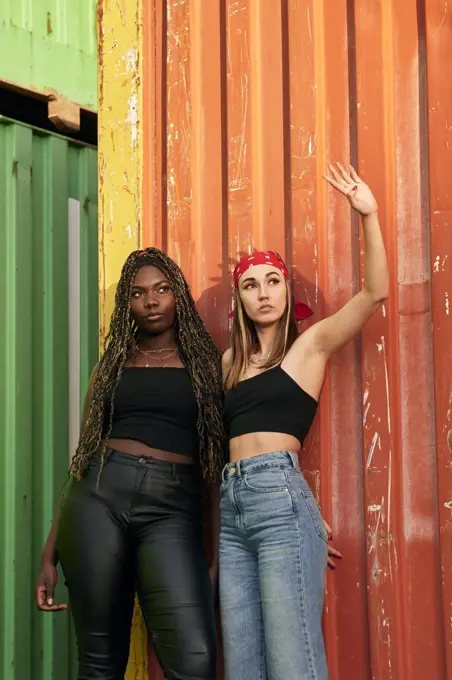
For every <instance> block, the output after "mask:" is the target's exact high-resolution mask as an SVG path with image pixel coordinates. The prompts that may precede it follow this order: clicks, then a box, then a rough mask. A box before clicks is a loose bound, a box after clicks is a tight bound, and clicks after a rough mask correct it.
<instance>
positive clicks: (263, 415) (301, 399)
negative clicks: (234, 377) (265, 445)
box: [224, 366, 317, 444]
mask: <svg viewBox="0 0 452 680" xmlns="http://www.w3.org/2000/svg"><path fill="white" fill-rule="evenodd" d="M316 409H317V402H316V400H315V399H314V398H313V397H311V396H310V395H309V394H308V393H307V392H305V391H304V390H303V389H302V388H301V387H300V386H299V385H298V384H297V383H296V382H295V380H294V379H293V378H291V377H290V375H289V374H288V373H286V371H285V370H284V369H283V368H281V366H275V367H274V368H270V369H268V370H267V371H264V372H263V373H258V374H257V375H255V376H253V377H252V378H248V379H247V380H242V381H241V382H239V383H237V385H236V386H235V387H233V388H232V389H231V390H229V391H228V392H226V395H225V400H224V414H225V421H226V428H227V432H228V437H229V439H233V438H234V437H240V436H241V435H243V434H251V433H253V432H280V433H283V434H290V435H292V436H293V437H296V439H298V441H299V442H300V444H303V440H304V438H305V437H306V435H307V434H308V431H309V428H310V427H311V424H312V421H313V419H314V416H315V412H316Z"/></svg>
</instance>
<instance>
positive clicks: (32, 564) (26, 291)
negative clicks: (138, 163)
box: [0, 119, 98, 680]
mask: <svg viewBox="0 0 452 680" xmlns="http://www.w3.org/2000/svg"><path fill="white" fill-rule="evenodd" d="M0 197H1V200H0V281H1V289H2V295H1V296H0V310H1V319H2V325H1V328H0V357H1V370H0V444H1V448H0V545H1V546H2V553H1V554H0V633H1V637H0V678H1V679H2V680H52V679H54V680H66V679H68V680H69V679H70V678H74V677H75V671H74V668H75V653H74V645H73V636H72V634H71V632H70V623H69V617H68V615H67V614H66V613H60V614H44V613H41V612H38V611H36V608H35V605H34V603H33V589H34V586H35V581H36V576H37V573H38V568H39V562H40V553H41V549H42V546H43V544H44V541H45V538H46V536H47V533H48V530H49V527H50V524H51V521H52V515H53V511H54V508H55V505H56V503H57V500H58V497H59V494H60V491H61V487H62V484H63V482H64V480H65V478H66V475H67V467H68V456H69V432H68V429H69V417H70V413H69V404H70V403H71V398H70V394H69V373H70V371H69V361H70V359H69V346H70V343H72V347H73V350H72V358H74V356H75V355H77V356H78V360H79V363H80V371H78V373H77V375H79V376H80V378H79V381H80V384H79V385H77V390H76V392H77V401H78V393H80V395H82V394H83V391H84V389H85V388H86V383H87V379H88V375H89V371H90V369H91V368H92V366H93V364H94V363H95V360H96V357H97V349H98V329H97V152H96V151H95V150H94V149H91V148H87V147H83V146H78V145H75V144H73V143H69V142H68V141H67V140H65V139H63V138H61V137H58V136H55V135H48V134H44V133H42V132H40V131H37V130H33V129H31V128H29V127H26V126H22V125H18V124H15V123H12V122H10V121H6V120H5V119H0ZM70 205H72V206H80V211H79V212H80V219H79V220H76V221H75V222H74V221H72V223H71V220H70V218H69V215H70ZM69 229H72V230H74V229H75V230H77V234H78V235H77V234H76V236H77V237H76V238H75V243H76V247H75V248H73V249H70V248H69V243H70V242H71V240H72V241H74V238H73V237H74V234H72V236H71V235H70V234H69ZM77 243H78V244H79V246H77ZM69 264H71V266H72V271H73V272H75V284H76V288H77V287H78V289H77V290H76V294H75V295H74V294H72V298H71V299H70V296H69V273H68V272H69V271H71V267H70V266H69ZM74 264H75V266H74ZM77 277H79V279H78V280H77ZM72 284H73V285H74V277H72ZM74 299H75V303H74ZM74 304H76V310H78V311H77V314H78V316H79V318H78V319H76V321H77V322H78V323H76V324H75V326H74V325H73V326H72V330H71V333H72V337H70V331H69V316H70V310H71V309H72V312H71V313H72V317H73V316H74V313H73V312H74V309H73V307H72V306H73V305H74ZM74 328H75V329H76V330H77V328H78V330H77V337H74V336H73V331H74ZM76 358H77V357H76ZM72 396H73V395H72ZM73 402H74V400H73V398H72V404H73V406H72V408H74V403H73ZM75 408H76V410H77V412H78V411H79V408H80V404H79V403H77V404H75ZM57 597H58V599H59V600H63V599H65V598H66V597H67V595H66V590H65V588H64V585H62V579H61V576H60V585H59V588H58V592H57Z"/></svg>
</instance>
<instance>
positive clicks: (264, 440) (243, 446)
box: [229, 432, 301, 463]
mask: <svg viewBox="0 0 452 680" xmlns="http://www.w3.org/2000/svg"><path fill="white" fill-rule="evenodd" d="M300 449H301V445H300V442H299V441H298V439H297V438H296V437H293V436H292V435H290V434H284V433H281V432H252V433H250V434H242V435H241V436H240V437H234V439H231V440H230V442H229V460H230V462H231V463H236V462H237V461H239V460H243V459H244V458H252V457H253V456H262V455H263V454H264V453H274V452H275V451H293V452H294V453H298V452H299V451H300Z"/></svg>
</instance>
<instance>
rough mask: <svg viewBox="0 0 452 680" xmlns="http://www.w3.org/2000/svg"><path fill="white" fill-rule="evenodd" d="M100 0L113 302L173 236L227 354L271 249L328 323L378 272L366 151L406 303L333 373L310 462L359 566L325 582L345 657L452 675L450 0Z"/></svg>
mask: <svg viewBox="0 0 452 680" xmlns="http://www.w3.org/2000/svg"><path fill="white" fill-rule="evenodd" d="M103 4H104V14H103V18H102V32H103V43H102V45H101V52H100V53H101V56H102V64H101V65H102V69H103V70H102V71H101V92H103V93H104V95H105V100H102V101H101V102H100V129H101V139H100V153H101V156H102V158H103V163H104V165H103V166H102V167H105V168H109V169H110V171H111V172H110V173H106V174H105V175H104V176H103V186H102V189H101V192H102V193H101V196H102V198H101V201H102V208H101V210H102V216H101V230H102V234H103V236H102V238H103V240H102V241H101V255H102V257H103V262H102V277H103V278H102V281H103V282H104V284H105V282H108V284H109V285H108V286H106V285H104V284H103V285H104V292H105V290H107V288H108V289H109V288H110V286H112V285H113V282H114V281H115V280H117V277H118V275H119V264H120V262H121V261H122V260H123V259H124V258H125V256H126V254H127V252H128V251H129V250H132V249H133V248H134V247H136V245H137V244H138V243H142V244H144V245H147V244H156V245H159V246H162V247H163V248H165V249H166V250H167V251H168V252H169V254H170V255H171V256H172V257H174V258H175V259H176V260H177V261H178V262H179V263H180V264H181V266H182V268H183V270H184V271H185V273H186V275H187V277H188V279H189V280H190V282H191V284H192V287H193V291H194V294H195V296H196V298H197V299H198V301H199V306H200V310H201V312H202V314H203V316H204V318H205V319H206V321H207V324H208V326H209V328H210V329H211V331H212V333H213V335H214V337H215V339H216V340H217V342H218V343H219V345H220V346H222V347H225V346H226V345H227V338H228V320H227V313H228V308H229V306H230V301H231V282H230V272H231V267H232V262H233V260H234V259H235V258H236V257H237V256H238V255H239V254H240V253H241V252H244V251H249V250H250V249H251V248H252V247H257V248H261V247H272V248H275V249H278V250H279V251H280V252H281V253H282V254H283V255H284V256H285V258H286V259H287V261H288V262H289V263H290V265H291V269H292V273H293V276H294V280H295V288H296V294H297V296H299V297H301V298H302V299H303V298H304V299H306V300H307V301H308V302H309V303H310V304H311V305H312V306H313V307H314V309H315V310H316V314H315V317H314V321H315V320H317V319H320V318H322V317H323V316H324V315H326V314H329V313H331V312H333V311H334V310H335V309H337V308H338V307H339V306H340V305H342V304H343V303H344V302H345V301H346V300H347V299H349V297H350V295H352V294H353V293H354V292H356V291H357V290H358V288H359V285H360V281H361V279H362V274H363V270H362V265H363V252H362V251H363V244H362V239H361V237H360V236H359V231H358V226H357V222H356V220H355V219H353V218H351V216H350V212H349V209H348V206H347V203H346V202H345V201H344V200H342V199H341V198H340V197H338V196H336V195H334V194H333V193H332V191H331V190H329V189H328V188H327V186H326V185H325V184H324V182H323V180H322V173H323V171H324V168H325V164H326V162H327V161H329V160H341V159H343V160H344V161H348V160H349V159H351V160H352V161H353V162H354V163H356V165H357V166H358V169H359V172H360V174H361V175H362V176H363V177H364V179H365V180H366V181H368V182H369V183H370V185H371V186H372V188H373V189H374V191H375V193H376V195H377V197H378V200H379V203H380V217H381V223H382V226H383V231H384V238H385V242H386V245H387V250H388V256H389V264H390V269H391V279H392V286H391V296H390V299H389V300H388V303H387V304H386V305H385V306H384V308H383V310H382V311H381V312H380V313H379V314H378V315H377V316H376V317H375V318H374V319H373V320H372V321H371V322H370V323H369V324H368V326H367V327H366V329H365V330H364V332H363V333H362V335H361V337H360V338H358V339H356V341H355V342H353V343H351V344H350V345H349V346H348V347H347V348H345V349H344V350H343V351H342V352H341V353H340V354H339V355H338V356H337V357H336V358H335V359H334V361H333V362H332V364H331V370H330V373H329V376H328V380H327V382H326V385H325V388H324V391H323V395H322V400H321V404H322V405H321V409H320V413H319V417H318V419H317V422H316V424H315V426H314V428H313V432H312V436H310V438H309V441H308V442H307V444H306V447H305V451H304V454H303V462H304V467H305V469H306V471H307V475H308V478H309V479H310V480H311V482H312V485H313V487H314V488H315V489H316V490H317V491H318V492H319V497H320V500H321V505H322V510H323V513H324V515H325V516H326V517H327V518H328V519H329V520H331V523H332V524H333V528H334V534H335V543H336V545H337V546H338V547H339V548H340V550H341V551H342V552H343V553H344V555H345V559H344V561H343V563H342V564H341V565H340V567H339V569H338V570H337V572H336V573H335V574H334V575H331V574H329V575H328V597H327V606H326V611H325V632H326V638H327V646H328V657H329V667H330V671H331V678H332V680H348V679H349V678H360V680H371V679H372V680H405V679H406V678H410V680H425V678H429V680H446V678H448V677H452V628H451V617H452V570H451V557H452V514H451V513H452V458H451V453H452V387H451V383H452V380H451V377H452V369H451V365H452V361H451V359H452V349H451V342H450V338H451V337H452V316H451V313H450V294H451V291H450V290H449V287H450V285H451V281H452V269H451V267H452V237H451V235H450V226H451V220H452V215H451V182H450V178H451V176H452V137H451V135H452V123H451V121H452V98H451V95H450V83H451V79H452V6H451V4H450V3H448V2H444V0H429V1H428V2H425V0H283V1H282V2H281V0H209V2H205V1H203V0H177V1H176V0H149V2H146V3H144V2H142V1H141V0H135V1H134V2H132V3H130V5H129V7H128V12H129V13H130V19H131V18H132V17H133V16H134V15H136V16H139V17H142V13H143V17H142V20H141V19H140V22H139V23H138V24H135V25H134V26H130V25H128V26H123V27H122V26H121V25H120V23H119V19H118V16H117V12H115V11H113V10H112V8H111V7H107V3H106V2H104V3H103ZM113 45H115V47H116V48H117V49H116V51H115V52H114V54H112V46H113ZM131 54H132V55H134V58H133V60H132V59H130V58H129V61H128V62H127V56H128V55H129V57H130V55H131ZM122 63H127V64H128V67H129V68H128V70H127V72H126V69H124V68H122V67H121V64H122ZM107 84H108V93H107ZM116 92H117V93H118V96H119V93H120V97H121V102H124V103H125V105H124V107H122V108H120V107H119V108H118V110H116V111H115V99H114V97H115V93H116ZM121 106H122V105H121ZM119 143H120V145H121V148H123V149H125V153H126V154H127V157H126V161H125V162H124V163H121V159H120V158H119V157H118V158H114V148H115V144H118V146H119ZM124 145H125V147H124ZM131 197H133V201H132V198H131ZM132 203H133V205H132ZM110 308H111V305H109V303H108V301H107V299H106V298H105V297H104V298H103V301H102V315H103V316H102V318H103V320H105V319H106V318H108V313H109V310H110ZM131 661H132V665H133V667H134V668H136V667H138V666H140V660H139V659H138V660H137V659H136V658H132V660H131ZM131 673H132V671H131ZM128 677H129V676H128ZM130 677H135V675H132V674H131V675H130ZM141 677H142V676H141V675H140V678H141ZM149 677H150V678H152V680H154V679H155V678H157V677H159V678H160V677H161V675H160V674H159V672H158V670H157V668H156V666H155V663H154V662H152V663H151V665H150V669H149Z"/></svg>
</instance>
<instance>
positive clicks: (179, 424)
mask: <svg viewBox="0 0 452 680" xmlns="http://www.w3.org/2000/svg"><path fill="white" fill-rule="evenodd" d="M109 403H110V399H109V397H107V399H106V408H105V421H104V432H103V434H104V436H105V434H106V432H107V428H108V424H109V408H108V405H109ZM197 418H198V405H197V403H196V398H195V394H194V392H193V387H192V384H191V380H190V376H189V373H188V371H187V369H186V368H163V367H156V368H145V367H141V366H136V367H130V368H126V369H124V372H123V374H122V375H121V378H120V380H119V383H118V386H117V388H116V392H115V397H114V406H113V424H112V431H111V433H110V437H112V438H113V437H114V438H115V439H135V440H136V441H139V442H142V443H143V444H146V445H147V446H149V447H151V448H153V449H161V450H162V451H171V452H172V453H179V454H181V455H185V456H193V457H196V456H197V455H198V452H199V437H198V431H197V429H196V421H197Z"/></svg>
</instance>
